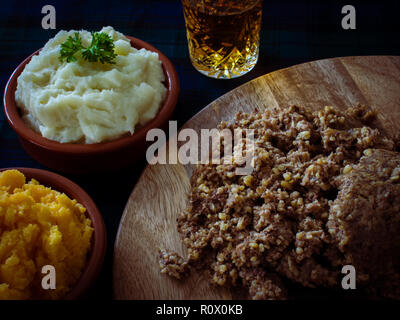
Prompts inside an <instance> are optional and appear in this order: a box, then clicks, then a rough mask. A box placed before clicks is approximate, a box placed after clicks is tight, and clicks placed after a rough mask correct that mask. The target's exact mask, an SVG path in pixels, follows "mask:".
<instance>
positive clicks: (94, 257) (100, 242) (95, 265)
mask: <svg viewBox="0 0 400 320" xmlns="http://www.w3.org/2000/svg"><path fill="white" fill-rule="evenodd" d="M8 169H17V170H19V171H21V172H22V173H23V174H24V175H25V177H26V181H29V180H31V179H32V178H34V179H36V180H37V181H39V183H40V184H42V185H44V186H46V187H51V188H52V189H54V190H56V191H59V192H63V193H65V194H66V195H67V196H68V197H70V198H72V199H76V200H77V201H78V202H79V203H81V204H82V205H83V206H84V207H85V208H86V216H87V217H89V218H90V220H91V221H92V227H93V228H94V232H93V236H92V246H91V249H90V252H89V255H88V260H87V263H86V267H85V269H84V270H83V273H82V275H81V277H80V279H79V281H78V282H77V284H76V285H75V286H74V288H72V290H71V291H70V292H69V293H68V295H67V296H66V297H65V299H67V300H73V299H78V298H82V297H84V296H85V294H86V293H87V291H88V289H89V288H90V287H91V286H92V284H93V283H94V281H95V280H96V278H97V277H98V275H99V273H100V271H101V268H102V266H103V261H104V255H105V253H106V240H107V236H106V229H105V227H104V222H103V217H102V216H101V214H100V211H99V209H97V206H96V204H95V203H94V202H93V200H92V199H91V198H90V196H89V195H88V194H87V193H86V192H85V191H84V190H83V189H82V188H80V187H79V186H78V185H76V184H75V183H73V182H72V181H71V180H69V179H67V178H64V177H62V176H60V175H58V174H56V173H53V172H50V171H46V170H40V169H32V168H4V169H0V172H1V171H4V170H8Z"/></svg>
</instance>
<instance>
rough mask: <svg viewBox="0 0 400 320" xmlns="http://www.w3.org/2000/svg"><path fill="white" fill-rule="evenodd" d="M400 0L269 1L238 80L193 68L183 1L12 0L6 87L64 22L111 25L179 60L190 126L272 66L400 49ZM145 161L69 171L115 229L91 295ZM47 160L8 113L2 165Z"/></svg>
mask: <svg viewBox="0 0 400 320" xmlns="http://www.w3.org/2000/svg"><path fill="white" fill-rule="evenodd" d="M46 4H52V5H54V6H55V8H56V12H57V25H56V27H57V30H43V29H42V28H41V19H42V17H43V14H41V8H42V7H43V6H44V5H46ZM346 4H352V5H354V6H355V7H356V10H357V29H356V30H347V31H345V30H343V29H342V28H341V19H342V14H341V8H342V7H343V6H344V5H346ZM399 14H400V1H393V2H389V1H268V0H265V1H264V5H263V27H262V32H261V45H260V57H259V62H258V64H257V65H256V67H255V68H254V70H252V71H251V72H250V73H248V74H247V75H245V76H243V77H241V78H238V79H233V80H214V79H210V78H207V77H205V76H203V75H201V74H200V73H198V72H197V71H195V70H194V69H193V67H192V66H191V64H190V61H189V58H188V51H187V41H186V34H185V25H184V19H183V13H182V7H181V2H180V1H135V0H131V1H118V0H115V1H102V0H96V1H76V0H74V1H50V0H48V1H7V2H4V3H2V5H1V6H0V87H1V88H3V89H4V86H5V84H6V81H7V79H8V77H9V76H10V75H11V73H12V71H13V70H14V68H15V67H16V66H17V65H18V64H19V63H20V62H21V61H22V60H23V59H24V58H25V57H26V56H28V55H29V54H31V53H32V52H33V51H35V50H37V49H39V48H40V47H42V46H43V45H44V44H45V43H46V41H47V40H48V39H49V38H50V37H52V36H54V35H55V33H56V32H57V31H58V30H61V29H81V28H83V29H87V30H99V29H101V27H102V26H106V25H111V26H113V27H114V28H115V29H116V30H118V31H121V32H122V33H125V34H128V35H132V36H134V37H137V38H140V39H143V40H145V41H147V42H150V43H151V44H153V45H154V46H155V47H157V48H158V49H160V50H161V51H162V52H163V53H165V54H166V55H167V56H168V57H169V58H170V59H171V60H172V62H173V63H174V65H175V67H176V69H177V71H178V74H179V77H180V82H181V94H180V97H179V101H178V105H177V107H176V111H175V113H174V119H177V120H178V121H179V124H180V125H182V124H183V123H184V122H185V121H187V120H188V119H189V118H190V117H192V116H193V115H194V114H195V113H196V112H198V111H199V110H201V109H202V108H203V107H205V106H206V105H207V104H208V103H210V102H211V101H213V100H214V99H216V98H218V97H219V96H220V95H222V94H224V93H226V92H228V91H229V90H231V89H233V88H235V87H237V86H239V85H240V84H243V83H245V82H247V81H249V80H251V79H253V78H255V77H258V76H260V75H263V74H265V73H268V72H271V71H274V70H277V69H280V68H284V67H289V66H291V65H294V64H298V63H302V62H306V61H310V60H316V59H322V58H329V57H337V56H349V55H399V54H400V37H399V33H398V32H399ZM144 165H145V161H142V162H140V163H139V164H137V165H136V166H135V167H133V168H130V169H128V170H126V171H125V172H117V173H112V174H107V173H104V174H100V175H91V176H73V175H67V177H69V178H70V179H72V180H73V181H75V182H77V183H78V184H79V185H80V186H82V187H83V188H84V189H85V190H86V191H87V192H88V193H89V194H90V195H91V196H92V198H93V199H94V201H95V202H96V203H97V205H98V206H99V208H100V210H101V212H102V214H103V216H104V220H105V224H106V227H107V232H108V250H107V255H106V261H105V264H104V268H103V272H102V275H101V276H100V278H99V280H98V282H97V284H96V286H95V288H94V290H93V291H92V292H91V294H90V297H96V298H110V297H111V294H112V277H111V267H112V248H113V244H114V239H115V235H116V231H117V228H118V224H119V219H120V217H121V214H122V211H123V208H124V206H125V203H126V200H127V199H128V197H129V194H130V193H131V191H132V189H133V187H134V185H135V182H136V180H137V178H138V176H139V175H140V173H141V171H142V169H143V167H144ZM10 166H25V167H39V168H40V167H41V166H40V165H39V164H38V163H37V162H35V161H34V160H33V159H31V158H30V157H29V156H28V155H27V154H26V153H25V151H24V150H23V149H22V148H21V147H20V145H19V143H18V140H17V137H16V135H15V133H14V132H13V131H12V130H11V128H10V127H9V126H8V124H7V122H6V120H5V119H4V113H3V111H1V112H0V167H10Z"/></svg>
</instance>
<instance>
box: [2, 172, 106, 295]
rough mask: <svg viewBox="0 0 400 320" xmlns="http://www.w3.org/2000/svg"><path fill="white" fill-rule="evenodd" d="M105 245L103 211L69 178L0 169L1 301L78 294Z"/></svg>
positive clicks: (82, 291)
mask: <svg viewBox="0 0 400 320" xmlns="http://www.w3.org/2000/svg"><path fill="white" fill-rule="evenodd" d="M105 249H106V231H105V227H104V223H103V219H102V216H101V214H100V212H99V210H98V209H97V207H96V205H95V203H94V202H93V200H91V198H90V197H89V196H88V195H87V193H86V192H85V191H84V190H82V189H81V188H80V187H79V186H77V185H76V184H75V183H73V182H72V181H70V180H68V179H66V178H64V177H62V176H60V175H58V174H55V173H52V172H49V171H45V170H39V169H31V168H9V169H0V300H20V299H23V300H32V299H33V300H39V299H40V300H42V299H45V300H48V299H51V300H58V299H77V298H82V297H84V296H85V294H86V293H87V291H88V289H89V288H90V287H91V285H92V284H93V282H94V281H95V279H96V278H97V276H98V274H99V272H100V270H101V268H102V264H103V260H104V255H105Z"/></svg>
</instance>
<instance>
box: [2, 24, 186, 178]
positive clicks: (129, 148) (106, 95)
mask: <svg viewBox="0 0 400 320" xmlns="http://www.w3.org/2000/svg"><path fill="white" fill-rule="evenodd" d="M96 34H102V35H106V37H107V38H108V39H111V40H112V43H113V50H114V53H113V54H114V60H113V61H112V62H111V63H107V62H103V61H100V60H99V61H91V60H90V59H89V60H88V59H84V54H80V53H79V52H78V53H76V54H75V55H74V60H73V61H66V60H65V59H64V60H62V59H60V53H61V48H62V45H63V44H64V43H66V42H68V41H70V43H71V41H72V39H75V40H76V37H77V36H78V37H79V45H82V48H90V46H91V44H92V43H93V41H94V40H93V39H94V32H89V31H86V30H81V31H75V30H71V31H60V32H59V33H57V35H56V36H55V37H54V38H52V39H50V40H49V41H48V42H47V43H46V45H45V46H44V47H43V48H42V49H40V50H38V51H37V52H35V53H33V54H32V55H31V56H29V57H28V58H26V59H25V60H24V61H23V62H22V63H21V64H20V65H19V66H18V67H17V68H16V70H15V71H14V73H13V74H12V75H11V77H10V79H9V81H8V83H7V85H6V88H5V91H4V99H3V100H4V110H5V114H6V117H7V120H8V122H9V124H10V125H11V126H12V128H13V129H14V130H15V131H16V132H17V134H18V136H19V139H20V142H21V144H22V146H23V148H24V149H25V150H26V151H27V152H28V154H30V155H31V156H32V157H33V158H34V159H35V160H37V161H38V162H40V163H42V164H43V165H45V166H47V167H49V168H52V169H55V170H58V171H63V172H69V173H86V172H96V171H97V172H99V171H101V170H107V169H115V168H119V167H123V166H127V165H129V164H132V163H134V162H135V161H137V160H138V159H139V158H141V157H143V155H144V153H145V150H146V147H147V146H148V143H147V142H146V134H147V132H148V131H149V130H150V129H153V128H164V127H165V126H166V124H167V122H168V120H169V119H170V117H171V116H172V113H173V110H174V108H175V106H176V103H177V99H178V94H179V80H178V76H177V73H176V70H175V68H174V66H173V64H172V63H171V61H170V60H169V59H168V58H167V57H166V56H165V55H164V54H163V53H161V52H160V51H159V50H157V49H156V48H155V47H153V46H152V45H150V44H148V43H146V42H144V41H142V40H139V39H136V38H133V37H130V36H125V35H123V34H121V33H120V32H118V31H115V30H114V29H113V28H112V27H104V28H103V29H101V30H100V31H99V32H96ZM100 45H101V44H99V47H100ZM96 48H97V47H96Z"/></svg>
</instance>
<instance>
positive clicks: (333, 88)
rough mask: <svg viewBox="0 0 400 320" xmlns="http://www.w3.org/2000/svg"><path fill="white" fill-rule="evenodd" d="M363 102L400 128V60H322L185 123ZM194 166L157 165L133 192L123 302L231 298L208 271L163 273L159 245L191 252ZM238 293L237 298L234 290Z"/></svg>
mask: <svg viewBox="0 0 400 320" xmlns="http://www.w3.org/2000/svg"><path fill="white" fill-rule="evenodd" d="M357 102H360V103H362V104H365V105H367V106H369V107H372V108H375V109H376V110H377V111H378V121H377V126H378V128H380V129H381V130H383V131H384V132H385V133H386V134H387V135H388V136H394V135H396V134H397V133H398V132H399V129H400V57H397V56H396V57H392V56H368V57H346V58H336V59H327V60H320V61H315V62H310V63H305V64H301V65H297V66H293V67H290V68H287V69H283V70H279V71H275V72H272V73H269V74H267V75H264V76H262V77H259V78H257V79H255V80H252V81H250V82H248V83H246V84H244V85H242V86H240V87H238V88H236V89H235V90H232V91H230V92H228V93H227V94H225V95H223V96H221V97H220V98H218V99H217V100H215V101H214V102H212V103H211V104H209V105H208V106H207V107H206V108H204V109H203V110H202V111H201V112H200V113H198V114H197V115H196V116H194V117H193V118H192V119H191V120H189V121H188V122H187V123H186V124H185V126H184V127H186V128H193V129H195V130H196V131H199V130H200V129H201V128H214V127H216V126H217V124H218V123H219V122H220V121H221V120H230V119H232V118H233V116H234V115H235V113H236V112H238V111H244V112H249V111H252V110H253V109H254V108H258V109H259V110H263V109H265V108H266V107H272V106H278V105H279V106H288V105H293V104H297V105H304V106H307V107H309V108H311V109H313V110H317V109H320V108H322V107H324V106H326V105H331V106H334V107H337V108H340V109H344V107H345V106H352V105H355V104H357ZM190 173H191V167H190V166H186V167H184V166H182V165H149V166H147V168H146V169H145V170H144V172H143V174H142V176H141V177H140V179H139V181H138V183H137V184H136V186H135V188H134V190H133V192H132V194H131V195H130V197H129V200H128V203H127V205H126V208H125V211H124V214H123V216H122V219H121V222H120V226H119V231H118V234H117V239H116V242H115V252H114V266H113V285H114V297H115V298H116V299H229V298H232V294H231V292H229V291H227V290H222V289H217V288H215V287H213V286H212V285H210V284H209V281H208V279H205V278H204V276H202V275H201V274H196V273H192V274H191V276H190V277H189V278H188V279H186V280H184V281H177V280H175V279H172V278H170V277H168V276H166V275H163V274H161V273H160V269H159V265H158V250H159V248H165V249H168V250H172V251H176V252H178V253H179V254H181V255H182V256H183V257H185V256H186V249H185V247H184V245H183V243H182V241H181V238H180V236H179V233H178V231H177V225H176V218H177V216H178V214H179V213H180V212H182V210H184V208H185V206H186V203H187V193H188V191H189V175H190ZM233 296H235V295H233Z"/></svg>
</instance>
